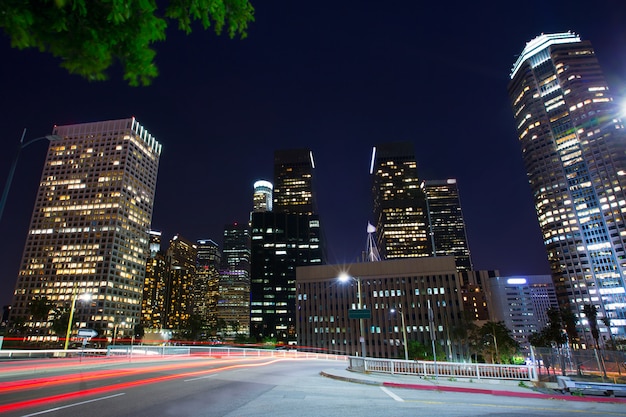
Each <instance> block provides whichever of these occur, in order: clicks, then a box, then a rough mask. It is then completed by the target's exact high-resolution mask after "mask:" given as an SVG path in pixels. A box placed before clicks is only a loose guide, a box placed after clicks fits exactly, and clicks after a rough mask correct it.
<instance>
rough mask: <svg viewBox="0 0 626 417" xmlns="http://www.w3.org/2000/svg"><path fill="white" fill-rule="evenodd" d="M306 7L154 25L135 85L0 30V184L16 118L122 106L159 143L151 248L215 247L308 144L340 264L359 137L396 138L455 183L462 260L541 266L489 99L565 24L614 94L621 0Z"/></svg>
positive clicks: (362, 238)
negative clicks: (147, 67)
mask: <svg viewBox="0 0 626 417" xmlns="http://www.w3.org/2000/svg"><path fill="white" fill-rule="evenodd" d="M320 6H321V7H319V8H318V9H308V8H307V7H306V6H304V5H295V4H289V3H288V2H277V3H273V4H271V5H269V4H258V5H256V4H255V7H256V9H257V10H256V21H255V22H253V23H252V24H251V27H250V31H249V36H248V38H247V39H245V40H242V41H239V40H229V39H227V38H226V37H215V36H214V35H213V34H209V33H203V32H198V33H194V34H193V35H191V36H186V35H184V34H182V33H177V32H175V31H172V32H171V33H169V34H168V40H167V41H166V42H165V43H162V44H158V45H157V49H158V55H157V64H158V65H159V69H160V72H161V75H160V76H159V78H157V80H155V82H154V84H153V86H151V87H147V88H131V87H128V86H126V85H125V83H124V82H123V81H122V80H121V74H120V73H119V70H114V71H113V72H112V73H111V80H109V81H107V82H103V83H89V82H87V81H84V80H82V79H80V78H78V77H76V76H71V75H68V74H67V73H66V72H65V71H64V70H62V69H60V68H58V63H57V62H56V61H55V60H54V59H52V58H50V57H48V56H46V55H43V54H40V53H39V52H36V51H18V50H14V49H10V48H9V41H8V40H7V39H6V37H2V38H0V39H1V40H0V42H1V43H0V48H2V49H1V50H2V52H3V55H4V56H5V57H6V60H5V62H6V64H5V65H3V66H2V68H0V75H1V76H0V79H1V80H2V81H1V83H2V84H0V86H1V87H2V89H3V91H4V92H5V94H3V98H2V101H1V102H0V112H1V114H3V117H2V120H1V123H2V125H1V126H2V131H3V133H4V138H3V144H4V146H5V149H6V150H7V151H5V152H3V153H2V155H0V183H1V184H4V181H5V180H6V176H7V173H8V171H9V166H10V164H11V160H12V157H13V154H12V152H11V151H10V150H12V149H14V148H15V147H16V146H17V145H18V142H19V137H20V135H21V133H22V130H23V129H24V128H27V133H26V137H25V140H29V139H33V138H36V137H40V136H44V135H48V134H50V133H51V132H52V128H53V125H55V124H58V125H63V124H70V123H81V122H94V121H100V120H111V119H119V118H126V117H131V116H136V117H137V119H138V120H140V121H141V122H142V124H144V125H146V126H147V127H148V128H149V129H150V131H151V133H152V134H153V135H154V136H155V137H156V138H157V139H158V140H159V142H160V143H162V144H163V154H162V158H161V167H160V169H159V175H158V179H157V189H156V196H155V206H154V211H153V213H154V214H153V221H152V228H153V229H156V230H160V231H162V232H163V235H164V236H163V238H164V240H166V241H167V240H168V239H169V238H170V237H171V236H173V235H176V234H180V235H182V236H185V237H186V238H188V239H190V240H196V239H213V240H214V241H216V242H218V243H220V244H221V243H222V242H221V239H222V233H223V228H224V225H225V224H229V223H231V222H235V221H238V222H247V221H248V219H249V212H250V211H251V210H252V192H253V183H254V182H255V181H256V180H258V179H268V178H271V177H272V175H271V172H272V168H273V164H272V161H273V158H272V155H273V152H274V151H275V150H279V149H293V148H310V149H311V150H312V151H313V153H314V155H315V161H316V176H317V179H318V180H317V182H318V186H321V187H318V205H319V213H320V218H321V222H322V227H323V228H324V230H325V233H326V240H327V243H328V249H329V262H331V263H344V262H353V261H355V260H356V259H358V257H359V256H360V252H361V251H363V250H365V247H366V241H367V233H366V226H367V222H368V221H373V220H374V219H373V218H372V213H371V203H370V201H371V195H370V182H371V177H370V176H369V174H368V169H369V161H370V153H371V148H372V146H373V145H374V144H377V143H384V142H393V141H399V140H410V141H413V142H414V143H415V151H416V159H417V163H418V173H419V177H420V179H430V180H443V179H447V178H455V179H456V180H457V183H458V187H459V193H460V199H461V204H462V208H463V214H464V217H465V221H466V224H467V234H468V243H469V248H470V252H471V256H472V260H473V262H474V267H475V269H498V270H500V271H501V273H502V275H506V276H511V275H516V274H528V275H537V274H544V273H548V272H549V269H548V264H547V261H546V252H545V249H544V247H543V244H542V242H541V235H540V230H539V225H538V223H537V220H536V215H535V212H534V208H533V205H532V196H531V192H530V188H529V186H528V183H527V180H526V175H525V173H524V168H523V164H522V159H521V155H520V148H519V144H518V142H517V139H516V133H515V122H514V119H513V116H512V112H511V107H510V103H509V99H508V97H507V92H506V85H507V83H508V81H509V74H510V69H511V67H512V65H513V63H514V62H515V60H516V57H517V54H519V53H520V51H521V50H522V49H523V47H524V45H525V44H526V42H528V41H530V40H531V39H533V38H535V37H536V36H537V35H539V34H540V33H544V32H545V33H553V32H563V31H568V30H571V31H573V32H575V33H577V34H579V35H580V36H581V38H583V39H585V40H589V41H591V42H592V44H593V46H594V48H595V50H596V53H597V55H598V59H599V61H600V65H601V66H602V68H603V70H604V72H605V75H606V77H607V80H608V84H609V86H610V87H611V89H612V91H613V93H614V95H615V96H616V97H619V96H621V95H623V92H624V85H625V83H624V82H625V75H624V74H626V70H625V69H626V59H625V58H624V53H623V47H622V45H624V44H625V43H626V42H625V40H626V29H624V28H623V21H624V18H625V17H626V5H623V4H618V3H617V2H613V1H601V2H598V3H595V4H594V10H595V13H597V14H598V15H602V16H603V18H602V19H595V18H593V17H591V18H590V17H589V16H590V14H589V13H587V12H582V11H580V8H577V7H574V6H575V5H572V2H561V1H555V2H551V4H550V5H545V4H543V2H539V1H534V2H533V1H531V2H530V3H527V4H525V8H526V9H527V10H528V13H531V11H532V15H533V18H532V19H528V18H527V15H525V14H524V13H522V12H520V13H518V14H517V15H512V14H511V12H510V10H508V7H507V5H505V4H502V5H495V6H494V5H491V4H489V3H487V2H482V3H481V2H479V3H473V4H471V5H469V4H468V5H459V6H458V7H457V10H456V11H455V13H449V11H448V10H447V8H446V7H445V6H443V5H441V6H437V5H429V6H427V7H422V6H420V5H414V4H412V3H408V2H407V3H406V5H404V6H405V7H404V8H403V9H398V10H395V11H394V10H385V9H381V7H380V4H379V3H374V2H367V1H366V2H362V3H359V6H358V9H354V8H352V7H350V6H349V5H343V4H340V5H338V4H333V5H332V8H325V7H323V5H320ZM577 9H578V11H577ZM329 10H332V12H329ZM538 10H541V11H542V13H538V12H537V11H538ZM583 10H586V9H583ZM426 15H427V16H428V17H426ZM459 92H461V93H459ZM44 155H45V145H44V144H43V142H42V143H38V144H34V145H32V146H29V147H28V148H27V149H25V150H24V151H23V152H22V154H21V156H20V160H19V163H18V168H17V171H16V175H15V179H14V181H13V184H12V188H11V193H10V194H9V199H8V201H7V206H6V208H5V212H4V215H3V218H2V219H0V233H1V234H2V235H3V236H5V239H2V243H1V245H0V261H1V262H2V263H3V265H4V266H5V268H4V272H3V275H2V287H1V288H0V304H2V305H4V304H8V303H10V301H11V297H12V292H13V288H14V283H15V280H16V278H17V271H18V268H19V262H20V261H19V260H20V257H21V253H22V249H23V247H24V245H23V243H24V240H25V238H26V233H27V229H28V222H29V217H30V213H31V212H32V208H33V203H34V199H35V193H36V189H37V185H38V181H39V178H40V174H41V167H42V166H43V160H44ZM319 188H321V189H319ZM183 203H184V204H183Z"/></svg>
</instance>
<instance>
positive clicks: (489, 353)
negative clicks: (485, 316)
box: [478, 321, 519, 363]
mask: <svg viewBox="0 0 626 417" xmlns="http://www.w3.org/2000/svg"><path fill="white" fill-rule="evenodd" d="M478 334H479V335H480V337H481V338H480V345H479V346H480V349H479V350H480V352H481V353H482V354H483V356H485V357H490V358H491V363H512V362H513V358H514V356H515V353H517V351H518V350H519V345H518V343H517V342H516V341H515V339H513V337H512V336H511V331H510V330H509V329H508V328H507V327H506V324H505V323H504V322H503V321H498V322H495V321H488V322H486V323H485V324H483V325H482V326H481V327H480V328H479V330H478Z"/></svg>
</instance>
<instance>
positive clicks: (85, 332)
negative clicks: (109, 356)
mask: <svg viewBox="0 0 626 417" xmlns="http://www.w3.org/2000/svg"><path fill="white" fill-rule="evenodd" d="M95 336H98V332H97V331H95V330H93V329H79V330H78V337H86V338H88V339H89V338H92V337H95Z"/></svg>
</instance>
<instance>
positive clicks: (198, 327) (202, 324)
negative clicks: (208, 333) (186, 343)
mask: <svg viewBox="0 0 626 417" xmlns="http://www.w3.org/2000/svg"><path fill="white" fill-rule="evenodd" d="M206 327H207V323H206V320H205V319H204V317H202V316H201V315H199V314H191V315H190V316H189V318H188V319H187V320H186V321H185V323H184V325H183V326H182V327H181V329H180V336H181V337H182V338H184V339H186V340H198V339H199V337H200V335H201V334H202V331H203V330H204V329H205V328H206Z"/></svg>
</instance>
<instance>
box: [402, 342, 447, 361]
mask: <svg viewBox="0 0 626 417" xmlns="http://www.w3.org/2000/svg"><path fill="white" fill-rule="evenodd" d="M407 351H408V353H409V359H413V360H418V361H419V360H433V348H432V344H429V345H428V346H426V345H425V344H423V343H422V342H418V341H417V340H410V341H409V344H408V346H407ZM435 357H436V359H437V360H438V361H443V360H445V359H446V353H445V352H444V350H443V348H442V347H441V345H440V344H439V343H435Z"/></svg>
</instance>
